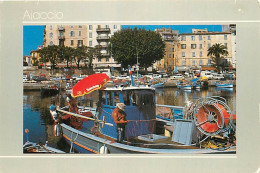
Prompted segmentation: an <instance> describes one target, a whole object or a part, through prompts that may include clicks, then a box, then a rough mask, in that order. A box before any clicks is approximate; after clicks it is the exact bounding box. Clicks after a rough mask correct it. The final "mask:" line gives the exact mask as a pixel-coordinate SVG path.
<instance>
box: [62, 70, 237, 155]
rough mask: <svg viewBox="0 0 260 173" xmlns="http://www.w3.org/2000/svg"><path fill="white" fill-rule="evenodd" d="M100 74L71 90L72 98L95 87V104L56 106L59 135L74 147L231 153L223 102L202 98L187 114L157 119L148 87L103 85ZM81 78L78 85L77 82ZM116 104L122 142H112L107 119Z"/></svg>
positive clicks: (82, 150)
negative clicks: (75, 108) (76, 108)
mask: <svg viewBox="0 0 260 173" xmlns="http://www.w3.org/2000/svg"><path fill="white" fill-rule="evenodd" d="M91 76H92V75H90V76H88V78H89V77H91ZM99 77H100V76H99ZM103 77H104V78H101V79H102V80H101V82H100V84H97V83H93V84H92V85H91V84H90V81H92V82H93V79H94V78H95V79H97V78H98V76H95V77H94V76H93V78H92V79H90V80H88V79H86V80H85V79H83V80H81V81H80V82H79V83H78V84H77V86H76V85H75V86H74V87H75V88H74V87H73V89H72V96H74V97H77V96H83V95H84V94H89V93H90V91H94V90H98V93H99V100H98V102H97V103H96V104H93V105H96V107H95V106H94V107H80V109H81V110H82V111H83V112H85V115H83V113H81V112H77V113H75V112H71V111H69V108H68V107H63V108H59V109H57V111H58V112H59V113H60V115H61V116H62V117H64V116H66V121H64V122H62V123H61V127H62V134H63V137H64V138H65V140H66V141H67V142H68V144H70V145H71V147H73V148H75V149H76V150H77V151H78V152H80V153H96V154H108V153H112V154H116V153H117V154H123V153H136V154H137V153H153V154H156V153H157V154H163V153H164V154H177V153H193V154H198V153H235V152H236V145H235V135H234V134H235V128H234V127H235V126H234V125H233V124H234V123H232V122H233V121H232V120H233V119H232V112H231V110H230V109H229V108H228V107H227V105H226V104H225V103H224V102H223V101H219V100H217V99H215V98H207V99H205V100H202V101H201V102H197V103H196V104H194V105H196V107H195V108H194V109H193V110H194V111H191V112H189V111H188V113H187V111H186V113H185V117H184V116H180V117H179V119H177V118H176V119H175V120H174V121H171V119H164V120H163V118H160V117H158V116H156V104H155V89H154V88H152V87H149V86H139V87H137V86H134V85H131V86H127V87H120V86H118V87H111V88H108V87H107V88H104V87H102V86H104V84H105V83H106V82H107V80H109V78H107V77H106V76H104V75H103ZM81 83H82V84H84V85H82V86H80V85H81ZM83 86H84V87H83ZM117 103H124V104H125V105H126V107H125V112H126V114H127V117H126V118H127V120H128V123H127V125H126V130H125V136H126V138H125V139H124V140H123V141H122V142H118V134H117V128H116V124H115V122H114V120H113V118H112V113H113V111H114V109H115V108H116V105H117ZM161 106H162V105H161ZM205 108H206V109H205ZM86 112H87V113H86ZM86 114H87V115H88V116H86ZM68 117H69V118H68ZM163 121H165V122H163ZM231 124H232V125H231ZM158 129H163V130H158ZM166 129H168V131H170V132H169V133H168V134H170V135H165V134H164V133H163V132H164V131H165V130H166ZM173 129H174V130H173ZM224 135H225V136H224ZM226 136H229V137H228V138H227V137H226ZM227 141H228V142H227Z"/></svg>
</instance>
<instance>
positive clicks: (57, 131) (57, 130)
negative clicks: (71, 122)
mask: <svg viewBox="0 0 260 173" xmlns="http://www.w3.org/2000/svg"><path fill="white" fill-rule="evenodd" d="M53 128H54V130H53V131H54V136H56V137H57V136H60V132H61V126H60V124H59V123H55V124H54V127H53Z"/></svg>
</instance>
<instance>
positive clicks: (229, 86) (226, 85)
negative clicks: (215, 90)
mask: <svg viewBox="0 0 260 173" xmlns="http://www.w3.org/2000/svg"><path fill="white" fill-rule="evenodd" d="M215 85H216V87H219V88H233V83H220V82H216V83H215Z"/></svg>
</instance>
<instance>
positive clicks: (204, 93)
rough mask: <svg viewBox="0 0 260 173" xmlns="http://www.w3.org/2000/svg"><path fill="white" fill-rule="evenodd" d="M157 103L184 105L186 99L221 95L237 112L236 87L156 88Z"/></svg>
mask: <svg viewBox="0 0 260 173" xmlns="http://www.w3.org/2000/svg"><path fill="white" fill-rule="evenodd" d="M155 93H156V103H158V104H165V105H175V106H184V102H185V101H186V100H190V101H194V100H196V99H199V98H202V97H211V96H221V97H223V98H225V99H226V101H227V105H228V106H229V107H230V109H231V110H232V111H233V112H235V109H236V89H235V88H234V89H229V88H220V89H218V88H214V87H210V88H209V89H208V90H181V89H177V88H164V89H156V90H155Z"/></svg>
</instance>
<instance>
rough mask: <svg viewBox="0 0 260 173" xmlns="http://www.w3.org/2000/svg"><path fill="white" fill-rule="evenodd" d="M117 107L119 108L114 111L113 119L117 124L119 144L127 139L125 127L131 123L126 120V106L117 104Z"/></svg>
mask: <svg viewBox="0 0 260 173" xmlns="http://www.w3.org/2000/svg"><path fill="white" fill-rule="evenodd" d="M116 106H117V107H116V108H115V109H114V111H113V113H112V117H113V119H114V121H115V123H116V128H117V133H118V137H117V139H118V142H122V141H123V140H124V138H125V126H126V124H127V123H128V122H129V121H128V120H126V113H125V104H124V103H117V105H116Z"/></svg>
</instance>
